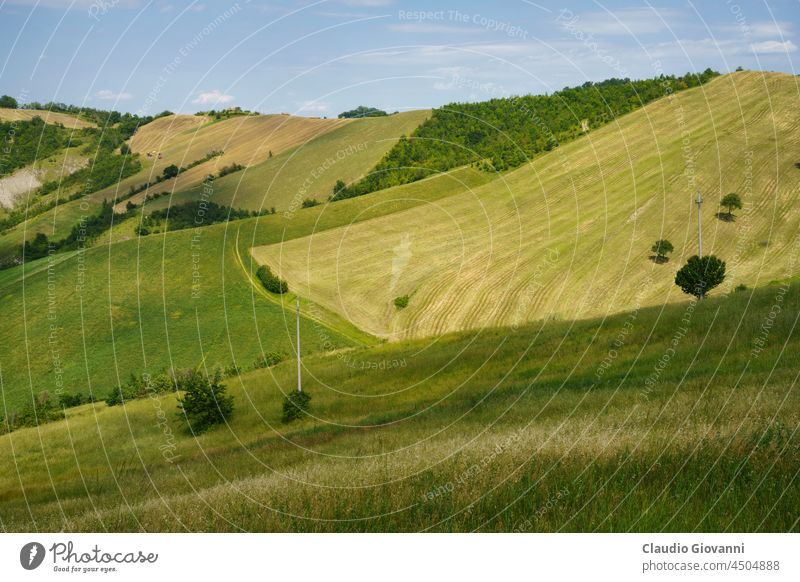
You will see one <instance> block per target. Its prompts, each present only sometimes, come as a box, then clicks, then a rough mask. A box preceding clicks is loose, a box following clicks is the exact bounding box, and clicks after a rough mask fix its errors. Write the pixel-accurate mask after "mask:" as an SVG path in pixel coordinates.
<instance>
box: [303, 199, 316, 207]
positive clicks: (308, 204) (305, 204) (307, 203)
mask: <svg viewBox="0 0 800 582" xmlns="http://www.w3.org/2000/svg"><path fill="white" fill-rule="evenodd" d="M318 205H319V200H314V199H313V198H306V199H305V200H303V208H313V207H314V206H318Z"/></svg>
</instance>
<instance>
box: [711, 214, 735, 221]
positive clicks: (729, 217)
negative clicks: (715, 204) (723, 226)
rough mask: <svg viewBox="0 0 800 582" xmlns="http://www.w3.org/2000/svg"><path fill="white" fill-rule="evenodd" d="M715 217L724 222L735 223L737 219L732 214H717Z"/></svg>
mask: <svg viewBox="0 0 800 582" xmlns="http://www.w3.org/2000/svg"><path fill="white" fill-rule="evenodd" d="M714 216H716V217H717V218H719V219H720V220H721V221H722V222H735V221H736V217H735V216H734V215H733V213H731V212H717V213H716V214H715V215H714Z"/></svg>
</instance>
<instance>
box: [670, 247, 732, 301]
mask: <svg viewBox="0 0 800 582" xmlns="http://www.w3.org/2000/svg"><path fill="white" fill-rule="evenodd" d="M724 280H725V262H724V261H721V260H719V259H718V258H717V257H715V256H714V255H708V256H707V257H702V258H701V257H698V256H697V255H695V256H693V257H689V260H688V261H687V262H686V264H685V265H684V266H683V267H681V268H680V270H679V271H678V273H677V274H676V275H675V284H676V285H677V286H678V287H680V288H681V290H682V291H683V292H684V293H688V294H689V295H694V296H695V297H697V298H698V299H702V298H703V297H704V296H705V294H706V293H708V292H709V291H711V290H712V289H713V288H714V287H716V286H718V285H719V284H720V283H722V282H723V281H724Z"/></svg>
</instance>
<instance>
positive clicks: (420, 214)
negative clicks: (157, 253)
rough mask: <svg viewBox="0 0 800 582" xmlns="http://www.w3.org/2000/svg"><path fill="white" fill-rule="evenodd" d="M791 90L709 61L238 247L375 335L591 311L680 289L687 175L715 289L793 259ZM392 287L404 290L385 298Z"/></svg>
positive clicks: (692, 250) (692, 218)
mask: <svg viewBox="0 0 800 582" xmlns="http://www.w3.org/2000/svg"><path fill="white" fill-rule="evenodd" d="M796 100H797V84H796V79H795V78H794V77H792V76H790V75H785V74H776V73H761V72H739V73H733V74H730V75H724V76H722V77H718V78H716V79H714V80H713V81H710V82H709V83H707V84H706V85H703V86H701V87H697V88H694V89H689V90H686V91H682V92H680V93H676V94H674V95H672V96H670V97H667V98H664V99H661V100H659V101H656V102H654V103H651V104H649V105H647V106H645V107H643V108H642V109H640V110H637V111H635V112H632V113H629V114H628V115H625V116H623V117H620V118H619V119H617V120H616V121H614V122H612V123H610V124H608V125H606V126H604V127H601V128H599V129H597V130H596V131H590V132H589V133H588V134H587V135H585V136H583V137H581V138H579V139H577V140H575V141H572V142H570V143H567V144H563V145H561V146H560V147H558V148H555V149H554V150H553V151H551V152H549V153H547V154H544V155H542V156H540V157H537V158H535V159H533V160H532V161H531V162H530V163H528V164H526V165H524V166H523V167H521V168H519V169H517V170H514V171H512V172H509V173H503V174H500V175H499V176H498V177H497V179H495V180H493V181H491V182H489V183H487V184H485V185H483V186H481V187H478V188H475V189H473V190H469V191H464V192H463V193H461V194H458V195H455V196H452V197H449V198H448V199H447V200H446V203H442V204H425V205H420V206H418V207H415V208H412V209H409V210H406V211H404V212H399V213H394V214H392V215H390V216H385V217H382V218H377V219H375V220H370V221H366V222H361V223H359V224H358V225H355V226H352V227H350V226H346V227H342V228H339V229H335V230H329V231H326V232H324V233H315V234H314V235H313V236H309V237H307V238H302V239H295V240H292V241H289V242H285V243H282V244H279V245H272V246H267V247H262V248H257V249H255V250H254V255H255V257H256V258H257V260H258V261H259V262H262V263H264V264H267V265H269V266H270V267H271V268H272V269H273V271H275V272H278V273H280V274H281V276H282V277H284V278H285V279H287V280H288V281H289V284H290V286H293V287H294V288H296V289H301V290H302V294H303V295H304V296H306V297H308V298H310V299H312V300H313V301H315V302H317V303H319V304H320V305H323V306H325V307H326V308H328V309H330V310H332V311H336V312H337V313H340V314H341V315H342V316H344V317H346V318H347V319H349V320H350V321H352V322H353V323H354V324H355V325H356V326H358V327H360V328H362V329H364V330H365V331H367V332H369V333H371V334H373V335H376V336H379V337H383V338H387V339H390V340H397V339H403V338H409V337H425V336H431V335H438V334H442V333H447V332H450V331H457V330H463V329H471V328H479V327H485V326H497V325H505V326H508V325H519V324H522V323H524V322H527V321H531V320H537V319H547V318H558V319H563V320H566V319H576V318H585V317H594V316H601V315H603V314H606V313H614V312H617V311H621V310H626V309H631V308H633V307H634V305H636V304H637V303H640V304H642V305H660V304H663V303H669V302H674V301H679V300H681V299H682V294H681V292H680V290H679V289H678V288H677V287H675V285H674V279H675V273H676V271H677V270H678V269H679V268H680V267H681V266H682V265H683V264H684V263H685V262H686V259H687V258H688V257H689V256H691V255H694V254H696V253H697V208H696V206H695V204H694V199H695V198H696V195H697V192H698V190H699V191H700V192H701V193H702V195H703V198H704V199H705V203H704V205H703V207H702V221H703V230H704V252H705V253H707V254H708V253H713V254H716V255H718V256H719V257H720V258H721V259H722V260H724V261H726V262H727V265H728V275H727V279H726V282H725V286H724V288H723V289H722V291H723V292H724V291H728V290H730V289H732V288H733V287H735V286H737V285H740V284H745V285H747V286H757V285H763V284H765V283H768V282H770V281H772V280H778V279H782V278H785V277H787V276H792V275H796V274H797V273H798V266H799V265H800V248H798V243H800V240H799V239H798V238H797V233H798V232H800V210H798V209H799V208H800V169H798V167H797V166H796V164H797V162H798V157H797V145H798V136H800V133H798V127H800V114H798V109H797V107H796V106H795V105H796ZM729 192H736V193H738V194H739V195H740V196H741V198H742V200H743V202H744V207H743V209H742V210H740V211H737V212H736V213H735V215H736V218H735V221H732V222H729V221H725V220H720V219H719V218H718V217H717V214H718V213H719V212H721V211H722V209H721V208H720V206H719V201H720V199H721V197H722V196H724V195H725V194H727V193H729ZM658 239H669V240H670V241H672V243H673V244H674V246H675V249H676V250H675V252H674V253H673V254H672V256H671V257H670V260H669V262H668V263H665V264H657V263H655V262H653V261H652V260H651V258H650V257H651V255H652V253H651V251H650V247H651V245H652V244H653V243H654V242H655V241H656V240H658ZM375 241H381V244H375ZM650 281H652V282H653V283H654V284H652V285H650V284H648V283H649V282H650ZM402 296H408V297H409V302H408V306H407V308H405V309H397V308H396V307H395V305H394V303H393V300H394V299H395V298H397V297H402ZM598 297H602V301H599V300H597V298H598Z"/></svg>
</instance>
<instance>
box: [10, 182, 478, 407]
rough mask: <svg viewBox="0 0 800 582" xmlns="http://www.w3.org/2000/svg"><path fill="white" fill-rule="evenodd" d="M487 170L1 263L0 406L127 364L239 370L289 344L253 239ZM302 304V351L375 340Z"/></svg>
mask: <svg viewBox="0 0 800 582" xmlns="http://www.w3.org/2000/svg"><path fill="white" fill-rule="evenodd" d="M487 179H488V178H487V176H486V174H484V173H482V172H479V171H477V170H475V169H471V168H464V169H461V170H457V171H454V172H452V173H448V174H442V175H441V176H439V177H437V178H434V179H431V180H426V181H423V182H417V183H414V184H409V185H407V186H403V187H399V188H392V189H389V190H385V191H382V192H379V193H376V194H375V195H374V196H370V197H364V198H363V199H353V200H347V201H344V202H341V203H337V204H332V205H325V206H317V207H314V208H308V209H303V210H301V211H298V212H297V213H296V214H294V215H290V216H287V215H284V214H283V213H281V214H276V215H271V216H265V217H259V218H257V219H249V220H242V221H237V222H234V223H230V224H217V225H212V226H206V227H204V228H202V230H195V229H192V230H184V231H175V232H168V233H166V234H161V235H152V236H147V237H141V238H136V239H132V240H122V241H120V242H113V243H112V244H109V243H108V242H107V241H116V240H117V239H118V230H120V229H121V230H122V233H123V236H122V237H121V238H127V236H128V230H127V225H126V224H124V223H123V224H122V225H120V226H114V227H113V228H112V229H111V231H109V232H108V233H107V235H104V236H103V237H101V238H102V240H101V241H98V242H99V244H98V245H97V246H95V247H92V248H88V249H85V250H82V251H79V252H71V253H60V254H54V255H50V256H49V257H47V258H44V259H40V260H38V261H33V262H30V263H27V264H25V265H21V266H18V267H14V268H12V269H7V270H4V271H0V297H2V301H3V317H4V325H3V326H0V345H3V346H4V349H3V350H2V352H0V371H2V384H3V386H2V392H3V396H4V398H5V406H6V407H7V408H9V409H15V408H18V407H19V406H21V405H22V404H23V403H24V402H26V401H28V400H29V399H30V398H31V397H32V395H36V394H38V393H40V392H42V391H49V392H51V393H53V394H55V393H57V392H59V391H65V392H67V393H72V394H74V393H80V394H84V395H88V394H90V393H94V394H96V395H99V396H101V397H102V396H104V395H106V394H107V393H108V392H109V391H110V390H111V388H112V387H113V386H115V385H117V384H118V383H119V382H120V381H124V380H125V379H126V378H127V377H128V375H129V374H130V373H131V372H136V373H142V372H143V371H148V370H150V371H151V372H158V371H161V370H163V369H166V368H168V367H173V366H174V367H177V368H183V367H193V366H196V365H198V364H199V363H200V362H201V361H204V362H205V365H206V366H208V367H209V368H210V369H213V368H215V367H221V368H227V367H229V366H230V365H232V364H234V363H235V364H237V365H239V366H240V367H242V368H244V369H247V368H248V367H250V366H252V365H253V362H254V361H255V360H256V358H257V357H258V356H259V355H260V354H261V353H263V352H269V351H277V352H283V353H286V354H288V353H291V352H292V351H293V349H294V348H293V339H292V337H293V335H292V334H293V332H292V330H293V327H292V325H291V324H292V321H291V318H292V317H293V309H294V297H293V296H289V297H285V298H284V299H283V300H281V299H280V298H276V297H275V296H271V295H270V294H268V293H266V292H265V291H264V290H263V289H262V288H261V286H260V285H259V284H258V283H256V281H255V278H254V277H252V276H251V273H250V270H251V268H254V266H253V264H252V261H251V259H250V257H249V254H248V252H247V250H248V249H249V248H250V247H251V246H254V245H264V244H269V243H276V242H280V241H282V240H289V239H291V238H294V237H302V236H306V235H308V234H310V233H312V232H315V231H319V230H323V229H327V228H335V227H339V226H342V225H348V224H351V223H354V222H358V221H360V220H368V219H370V218H373V217H375V216H381V215H384V214H387V213H393V212H398V211H402V210H404V209H406V208H410V207H413V206H415V205H419V204H425V203H430V202H433V201H435V200H437V199H439V198H443V197H447V196H450V195H452V194H454V193H457V192H461V191H463V190H464V189H469V188H474V187H477V186H478V185H480V184H484V183H485V182H486V181H487ZM284 305H285V306H286V309H284ZM303 314H304V326H303V333H304V334H305V335H307V336H308V337H309V338H312V339H308V340H306V342H305V343H304V348H305V349H306V350H308V351H309V352H313V351H319V350H322V349H325V350H330V349H334V348H339V347H347V346H355V345H370V344H374V343H376V339H375V338H373V337H371V336H369V335H367V334H364V333H363V332H361V331H359V330H358V329H356V328H354V327H353V326H352V325H351V324H349V323H347V322H345V321H344V320H342V319H341V318H340V317H338V316H335V315H334V314H332V313H330V312H328V311H327V310H325V309H324V308H321V307H319V306H316V305H314V304H311V303H308V302H307V301H305V300H304V303H303ZM287 318H288V323H287ZM51 326H55V332H54V331H53V328H52V327H51ZM201 346H202V347H201ZM204 358H205V359H204Z"/></svg>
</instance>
